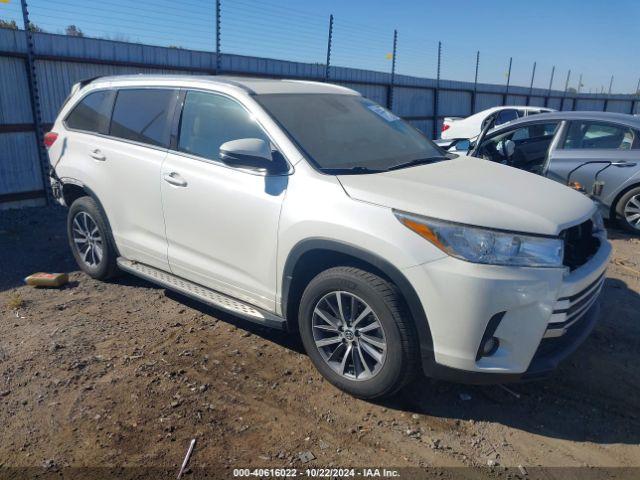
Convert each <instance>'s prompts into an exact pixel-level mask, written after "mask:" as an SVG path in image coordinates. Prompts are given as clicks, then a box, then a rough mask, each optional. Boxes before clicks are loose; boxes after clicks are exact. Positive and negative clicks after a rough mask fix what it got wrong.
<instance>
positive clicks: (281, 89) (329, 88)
mask: <svg viewBox="0 0 640 480" xmlns="http://www.w3.org/2000/svg"><path fill="white" fill-rule="evenodd" d="M103 82H105V83H106V82H108V83H111V84H112V85H114V86H117V85H119V84H120V85H131V84H144V85H148V86H153V85H167V84H172V85H175V86H177V87H189V86H191V87H194V86H203V84H211V85H227V86H235V87H238V88H240V89H243V90H245V91H247V92H248V93H252V94H266V93H334V94H346V95H360V94H359V93H358V92H356V91H355V90H351V89H350V88H346V87H342V86H340V85H334V84H331V83H323V82H312V81H307V80H293V79H272V78H256V77H233V76H226V75H157V74H139V75H116V76H110V77H100V78H98V79H96V80H94V81H93V82H91V85H96V84H99V83H103Z"/></svg>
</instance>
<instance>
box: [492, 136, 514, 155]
mask: <svg viewBox="0 0 640 480" xmlns="http://www.w3.org/2000/svg"><path fill="white" fill-rule="evenodd" d="M496 150H497V151H498V153H499V154H500V155H502V156H503V157H504V158H511V157H512V156H513V153H514V152H515V151H516V144H515V143H514V141H513V140H501V141H499V142H498V144H497V145H496Z"/></svg>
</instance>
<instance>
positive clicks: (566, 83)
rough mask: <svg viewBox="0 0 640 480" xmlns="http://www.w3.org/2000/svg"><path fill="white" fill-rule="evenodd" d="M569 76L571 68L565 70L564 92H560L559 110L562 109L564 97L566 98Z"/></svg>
mask: <svg viewBox="0 0 640 480" xmlns="http://www.w3.org/2000/svg"><path fill="white" fill-rule="evenodd" d="M570 78H571V69H569V71H568V72H567V81H566V82H564V93H563V94H562V99H561V100H560V111H562V110H564V99H565V98H567V90H568V88H569V79H570Z"/></svg>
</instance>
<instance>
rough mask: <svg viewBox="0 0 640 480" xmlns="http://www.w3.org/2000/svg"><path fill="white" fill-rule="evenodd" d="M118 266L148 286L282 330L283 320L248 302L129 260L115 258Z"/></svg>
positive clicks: (284, 324)
mask: <svg viewBox="0 0 640 480" xmlns="http://www.w3.org/2000/svg"><path fill="white" fill-rule="evenodd" d="M118 267H120V268H121V269H122V270H124V271H126V272H129V273H131V274H133V275H136V276H138V277H140V278H144V279H145V280H148V281H150V282H151V283H155V284H158V285H160V286H162V287H165V288H168V289H169V290H174V291H176V292H178V293H181V294H183V295H185V296H187V297H190V298H193V299H194V300H198V301H200V302H203V303H206V304H207V305H210V306H212V307H215V308H219V309H221V310H225V311H226V312H229V313H232V314H234V315H238V316H240V317H242V318H244V319H246V320H249V321H251V322H255V323H259V324H261V325H265V326H267V327H272V328H279V329H282V330H284V329H285V328H286V320H285V319H284V318H282V317H279V316H277V315H275V314H273V313H269V312H267V311H265V310H262V309H260V308H258V307H254V306H252V305H249V304H248V303H245V302H242V301H240V300H237V299H235V298H233V297H229V296H227V295H225V294H223V293H220V292H216V291H215V290H211V289H209V288H206V287H203V286H202V285H198V284H197V283H193V282H190V281H189V280H185V279H184V278H181V277H177V276H175V275H173V274H171V273H168V272H164V271H162V270H158V269H157V268H154V267H150V266H149V265H145V264H143V263H138V262H132V261H131V260H127V259H125V258H123V257H119V258H118Z"/></svg>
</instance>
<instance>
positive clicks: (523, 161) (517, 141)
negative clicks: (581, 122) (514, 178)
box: [478, 122, 558, 173]
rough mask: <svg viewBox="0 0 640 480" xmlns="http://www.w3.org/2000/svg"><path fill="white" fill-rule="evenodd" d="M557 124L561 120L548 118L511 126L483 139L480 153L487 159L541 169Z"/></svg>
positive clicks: (530, 169)
mask: <svg viewBox="0 0 640 480" xmlns="http://www.w3.org/2000/svg"><path fill="white" fill-rule="evenodd" d="M557 128H558V122H546V123H536V124H530V125H526V126H523V127H520V128H516V129H513V130H509V131H508V132H505V133H501V134H499V135H495V136H494V137H491V138H488V139H487V140H485V141H484V142H482V145H480V148H479V150H478V153H479V155H480V156H481V157H482V158H484V159H485V160H491V161H494V162H499V163H504V164H507V165H511V166H513V167H516V168H519V169H521V170H527V171H529V172H534V173H541V172H542V170H543V168H544V164H545V162H546V159H547V152H548V151H549V147H550V146H551V142H552V141H553V137H554V135H555V132H556V130H557ZM508 142H511V145H509V144H508Z"/></svg>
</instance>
